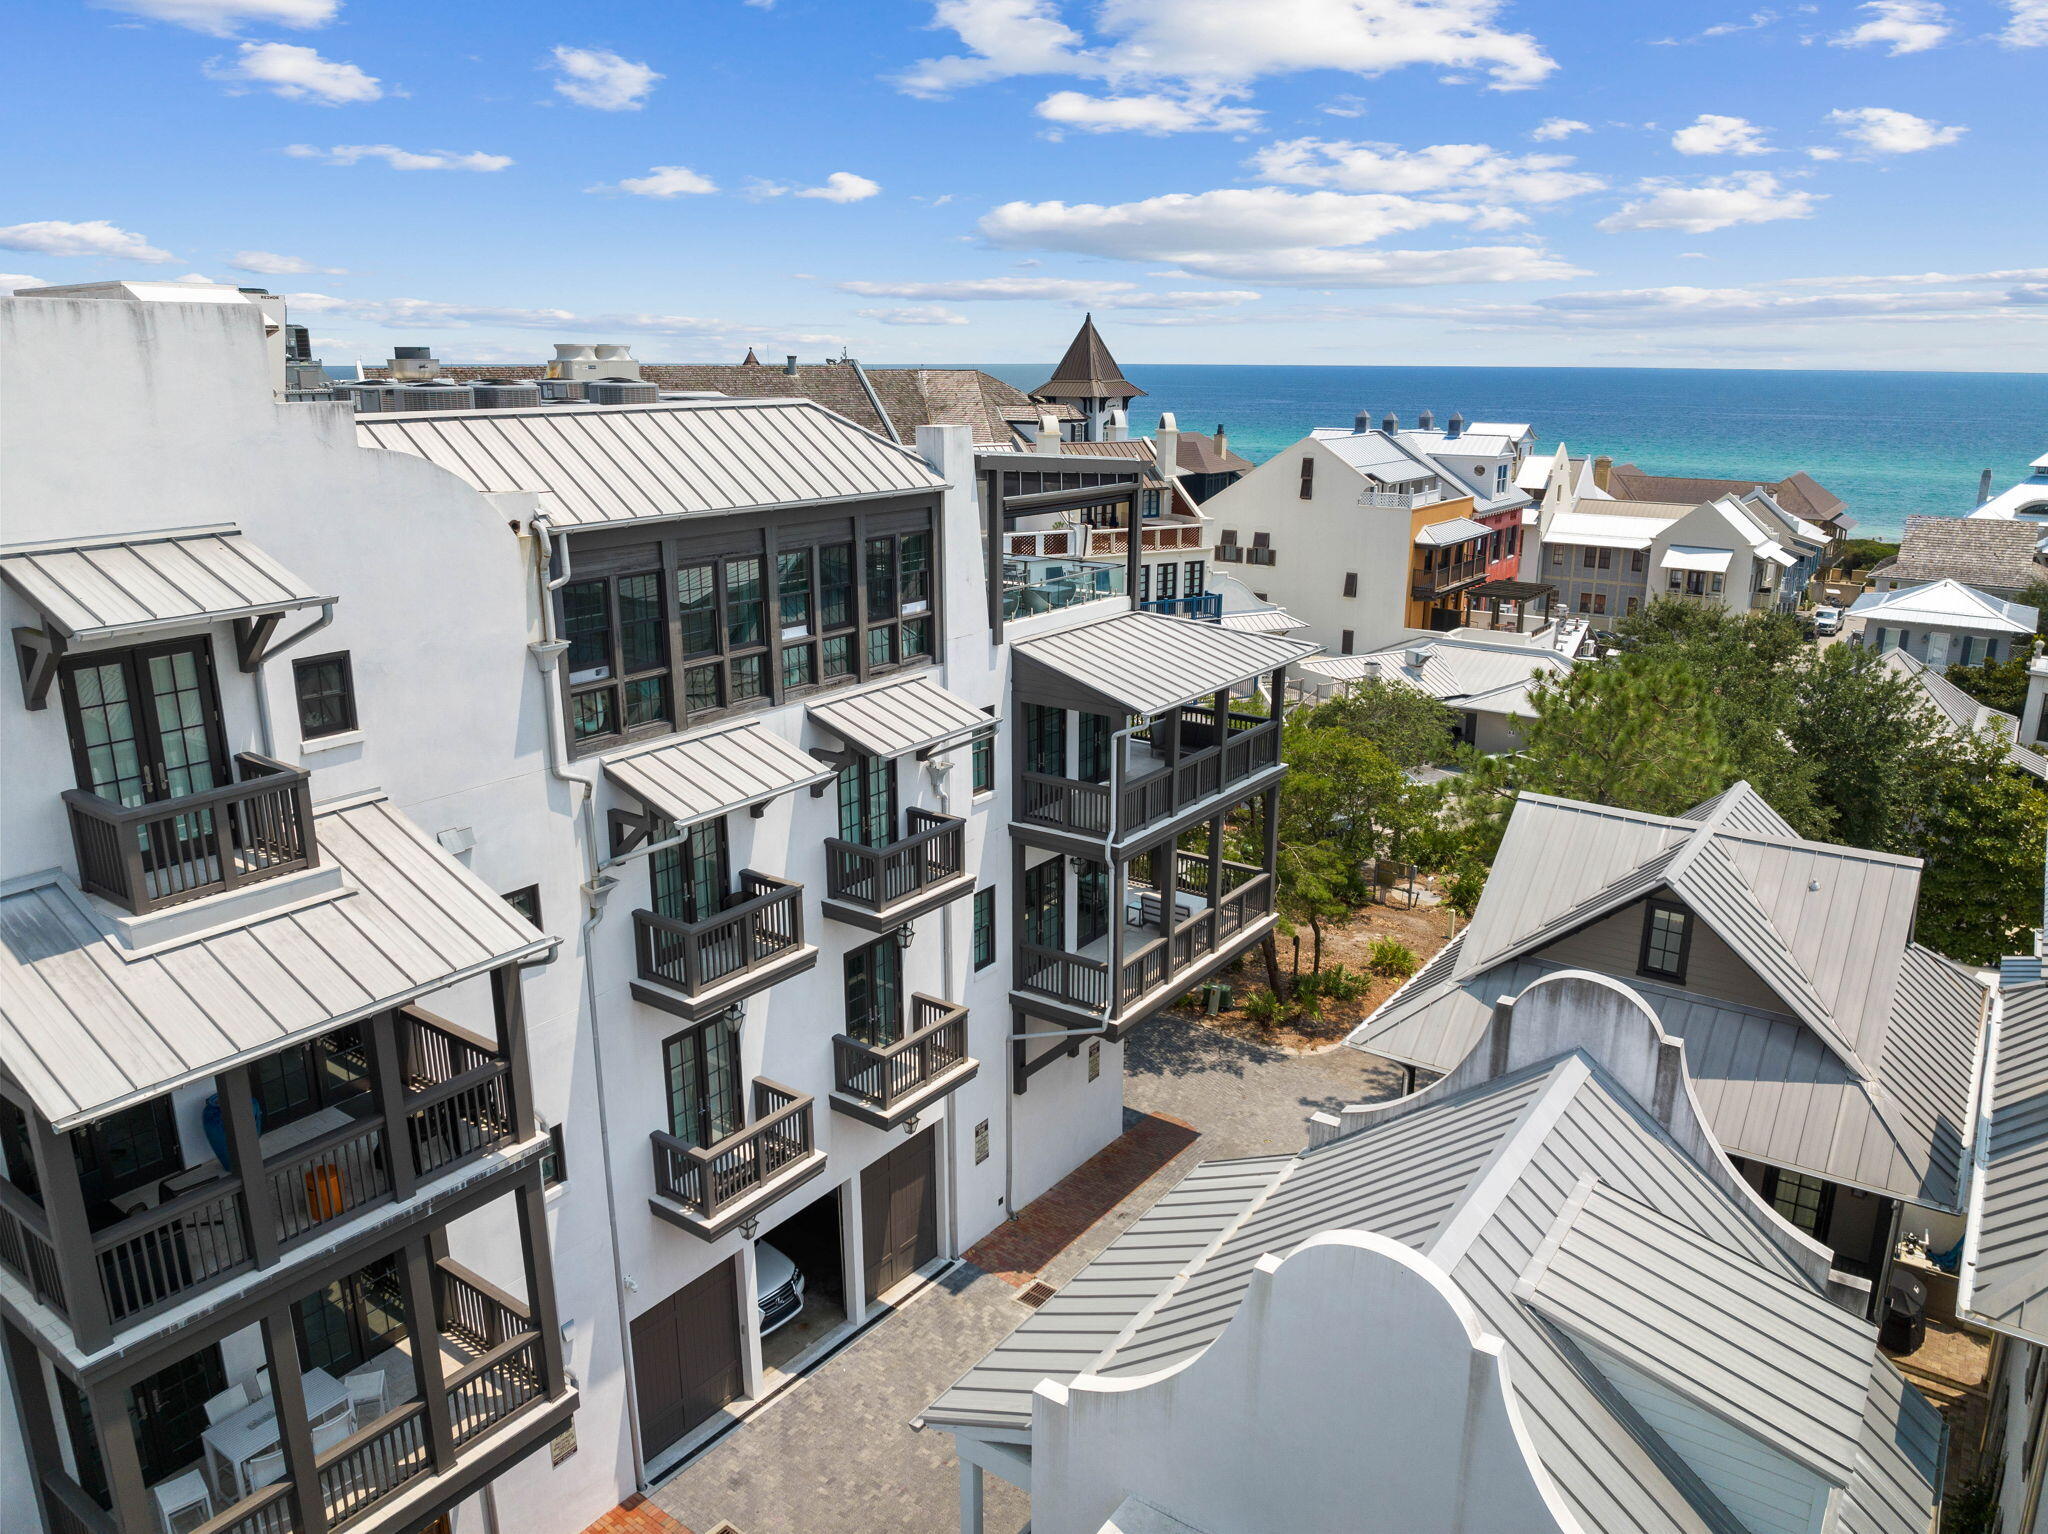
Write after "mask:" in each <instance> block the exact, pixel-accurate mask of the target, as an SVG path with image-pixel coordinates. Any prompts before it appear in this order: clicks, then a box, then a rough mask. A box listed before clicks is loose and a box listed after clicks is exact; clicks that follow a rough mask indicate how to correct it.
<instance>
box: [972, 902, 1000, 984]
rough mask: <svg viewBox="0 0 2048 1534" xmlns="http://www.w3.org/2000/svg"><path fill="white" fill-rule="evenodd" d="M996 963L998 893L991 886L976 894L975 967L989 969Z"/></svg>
mask: <svg viewBox="0 0 2048 1534" xmlns="http://www.w3.org/2000/svg"><path fill="white" fill-rule="evenodd" d="M995 961H996V892H995V887H994V886H993V885H991V886H990V887H989V888H987V889H979V890H976V891H975V892H974V967H975V968H976V969H987V968H988V967H989V966H990V965H991V964H993V963H995Z"/></svg>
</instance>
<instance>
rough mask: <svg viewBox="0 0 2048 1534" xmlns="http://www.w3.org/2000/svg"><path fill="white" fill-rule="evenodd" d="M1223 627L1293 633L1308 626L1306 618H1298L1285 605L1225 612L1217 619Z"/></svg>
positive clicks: (1248, 632)
mask: <svg viewBox="0 0 2048 1534" xmlns="http://www.w3.org/2000/svg"><path fill="white" fill-rule="evenodd" d="M1216 622H1217V625H1218V626H1219V627H1221V628H1227V629H1236V630H1237V631H1238V632H1239V633H1241V634H1291V633H1293V632H1294V631H1295V630H1296V629H1305V628H1307V627H1308V622H1307V620H1306V619H1302V618H1297V617H1295V616H1294V614H1293V613H1291V612H1289V611H1288V610H1287V609H1286V608H1284V607H1262V608H1254V609H1253V610H1251V611H1250V612H1241V613H1225V614H1223V616H1222V617H1220V618H1218V619H1217V620H1216Z"/></svg>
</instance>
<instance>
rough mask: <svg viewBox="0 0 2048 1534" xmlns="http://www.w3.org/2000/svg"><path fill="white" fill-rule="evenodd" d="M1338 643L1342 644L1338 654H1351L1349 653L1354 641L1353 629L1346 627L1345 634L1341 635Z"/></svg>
mask: <svg viewBox="0 0 2048 1534" xmlns="http://www.w3.org/2000/svg"><path fill="white" fill-rule="evenodd" d="M1337 643H1338V645H1339V646H1340V648H1339V650H1338V652H1337V653H1338V654H1340V655H1349V654H1350V653H1351V643H1352V634H1351V630H1350V629H1346V630H1344V633H1343V635H1342V636H1341V637H1340V638H1339V639H1338V641H1337Z"/></svg>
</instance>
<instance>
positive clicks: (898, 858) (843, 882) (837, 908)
mask: <svg viewBox="0 0 2048 1534" xmlns="http://www.w3.org/2000/svg"><path fill="white" fill-rule="evenodd" d="M903 832H904V834H903V835H902V836H901V837H900V838H898V839H897V840H895V841H893V842H890V843H889V844H888V845H887V846H884V847H864V846H862V845H861V844H860V843H859V842H849V841H842V840H840V838H838V837H836V836H834V837H828V838H827V839H826V841H825V914H826V915H827V916H829V917H831V918H832V919H833V920H835V921H843V922H849V923H851V924H852V925H854V926H856V927H863V928H865V929H866V930H868V931H869V932H886V931H888V930H889V929H890V928H891V927H896V926H900V925H902V924H903V923H904V922H907V921H910V920H912V919H913V918H915V917H919V916H922V915H924V914H925V913H926V912H927V911H934V910H937V909H938V908H939V907H940V906H942V905H945V904H946V903H947V902H948V901H952V900H957V899H959V898H960V897H961V896H962V895H965V894H968V893H970V892H971V891H972V890H973V889H974V874H973V872H972V871H971V870H970V869H969V868H968V867H967V822H966V821H965V820H963V819H961V818H960V817H959V816H958V815H938V814H934V813H932V812H931V811H930V810H919V809H911V810H905V811H904V812H903Z"/></svg>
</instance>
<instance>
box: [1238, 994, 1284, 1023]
mask: <svg viewBox="0 0 2048 1534" xmlns="http://www.w3.org/2000/svg"><path fill="white" fill-rule="evenodd" d="M1286 1010H1287V1008H1286V1006H1285V1005H1284V1004H1283V1003H1282V1002H1281V1000H1280V998H1279V997H1277V996H1275V995H1274V994H1273V993H1272V992H1271V991H1265V990H1259V991H1253V992H1252V993H1251V994H1250V995H1249V996H1247V997H1245V999H1244V1015H1245V1016H1246V1017H1247V1018H1249V1019H1250V1020H1251V1021H1252V1022H1255V1023H1257V1024H1258V1025H1259V1026H1260V1027H1261V1028H1270V1027H1272V1026H1273V1025H1274V1024H1275V1023H1277V1022H1279V1021H1280V1019H1281V1017H1282V1016H1283V1015H1284V1014H1285V1012H1286Z"/></svg>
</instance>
